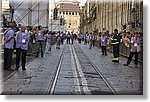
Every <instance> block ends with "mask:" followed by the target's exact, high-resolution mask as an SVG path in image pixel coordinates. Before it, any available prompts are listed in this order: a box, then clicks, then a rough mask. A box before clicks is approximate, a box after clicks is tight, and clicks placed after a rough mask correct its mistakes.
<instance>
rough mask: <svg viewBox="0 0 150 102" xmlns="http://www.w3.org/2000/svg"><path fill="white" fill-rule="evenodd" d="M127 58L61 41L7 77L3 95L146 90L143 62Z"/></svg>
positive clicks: (135, 93)
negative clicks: (24, 69) (117, 58)
mask: <svg viewBox="0 0 150 102" xmlns="http://www.w3.org/2000/svg"><path fill="white" fill-rule="evenodd" d="M126 60H127V58H125V57H120V63H119V64H118V63H112V53H110V52H109V53H108V56H102V54H101V50H100V49H99V48H97V47H94V48H92V49H89V45H84V44H78V43H77V42H76V41H75V42H74V44H73V45H72V44H66V43H65V44H64V45H61V49H56V48H55V45H54V46H53V47H52V51H51V52H46V53H45V55H44V57H43V58H41V57H39V58H34V59H32V60H29V61H28V63H27V64H26V69H27V70H26V71H22V70H21V69H20V70H19V71H15V72H13V73H11V75H10V77H4V81H3V93H2V94H3V95H32V94H34V95H126V94H128V95H130V94H133V95H139V94H143V77H142V76H143V68H142V65H138V66H134V64H133V63H131V65H129V66H128V67H127V66H124V65H123V64H124V63H126Z"/></svg>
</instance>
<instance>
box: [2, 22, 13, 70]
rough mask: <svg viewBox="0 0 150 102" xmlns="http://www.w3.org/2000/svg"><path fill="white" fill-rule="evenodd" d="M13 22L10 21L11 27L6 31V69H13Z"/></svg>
mask: <svg viewBox="0 0 150 102" xmlns="http://www.w3.org/2000/svg"><path fill="white" fill-rule="evenodd" d="M13 26H14V25H13V23H9V28H8V29H7V30H6V31H5V32H4V44H3V46H4V69H5V70H9V71H13V70H12V69H11V65H12V54H13V47H14V30H13Z"/></svg>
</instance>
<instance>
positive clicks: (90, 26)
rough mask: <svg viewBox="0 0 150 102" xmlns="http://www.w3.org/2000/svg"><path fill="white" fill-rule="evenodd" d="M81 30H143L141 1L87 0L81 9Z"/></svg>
mask: <svg viewBox="0 0 150 102" xmlns="http://www.w3.org/2000/svg"><path fill="white" fill-rule="evenodd" d="M81 14H82V15H81V16H82V17H81V19H80V21H81V23H80V31H81V32H93V31H98V32H102V31H103V30H109V31H110V32H113V30H114V29H118V30H119V31H120V32H121V31H122V30H126V31H129V32H134V31H137V32H142V31H143V27H142V25H143V1H141V0H126V1H125V0H118V1H115V2H114V1H113V0H108V1H105V0H87V2H86V4H85V6H84V7H83V9H82V10H81Z"/></svg>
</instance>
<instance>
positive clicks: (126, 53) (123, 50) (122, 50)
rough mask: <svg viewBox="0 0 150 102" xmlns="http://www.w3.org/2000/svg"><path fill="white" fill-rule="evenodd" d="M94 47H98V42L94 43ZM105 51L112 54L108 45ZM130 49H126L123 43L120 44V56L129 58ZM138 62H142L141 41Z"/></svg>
mask: <svg viewBox="0 0 150 102" xmlns="http://www.w3.org/2000/svg"><path fill="white" fill-rule="evenodd" d="M96 46H97V47H99V41H96ZM107 50H109V51H111V52H112V46H111V44H109V45H108V46H107ZM129 54H130V47H126V46H125V44H124V43H123V42H121V43H120V55H122V56H124V57H129ZM139 61H140V62H143V41H141V52H139Z"/></svg>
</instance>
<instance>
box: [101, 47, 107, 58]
mask: <svg viewBox="0 0 150 102" xmlns="http://www.w3.org/2000/svg"><path fill="white" fill-rule="evenodd" d="M101 48H102V55H105V56H107V51H106V46H101Z"/></svg>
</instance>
